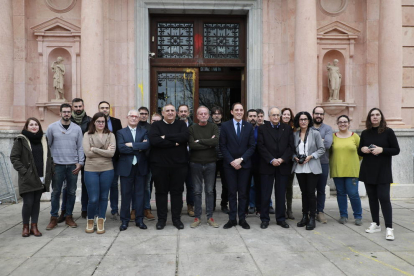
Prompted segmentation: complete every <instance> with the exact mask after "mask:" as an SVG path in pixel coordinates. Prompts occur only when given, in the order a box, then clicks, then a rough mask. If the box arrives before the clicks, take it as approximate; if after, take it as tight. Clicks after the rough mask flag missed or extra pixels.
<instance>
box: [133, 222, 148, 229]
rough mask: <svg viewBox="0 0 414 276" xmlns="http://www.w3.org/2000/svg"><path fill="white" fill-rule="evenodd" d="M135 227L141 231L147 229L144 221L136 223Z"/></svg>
mask: <svg viewBox="0 0 414 276" xmlns="http://www.w3.org/2000/svg"><path fill="white" fill-rule="evenodd" d="M135 225H136V226H137V227H139V228H140V229H147V226H146V225H145V224H144V223H143V222H142V221H139V222H137V223H135Z"/></svg>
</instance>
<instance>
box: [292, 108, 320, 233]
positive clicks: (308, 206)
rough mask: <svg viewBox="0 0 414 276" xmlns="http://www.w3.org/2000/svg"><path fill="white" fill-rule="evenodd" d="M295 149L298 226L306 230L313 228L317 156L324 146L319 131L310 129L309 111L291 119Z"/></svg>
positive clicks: (311, 123)
mask: <svg viewBox="0 0 414 276" xmlns="http://www.w3.org/2000/svg"><path fill="white" fill-rule="evenodd" d="M293 122H294V126H295V128H297V129H298V131H296V132H295V133H294V138H295V150H294V154H293V160H294V161H295V162H294V164H293V168H292V172H295V173H296V178H297V179H298V182H299V187H300V190H301V192H302V214H303V217H302V220H301V221H299V222H298V224H297V226H298V227H304V226H306V230H313V229H315V216H316V198H315V190H316V185H317V183H318V179H319V175H320V174H321V173H322V166H321V162H320V160H319V158H320V157H321V156H322V155H323V154H324V153H325V146H324V145H323V141H322V138H321V135H320V134H319V131H317V130H314V129H312V125H313V121H312V117H311V115H310V114H309V112H306V111H301V112H299V113H298V114H296V116H295V119H294V120H293Z"/></svg>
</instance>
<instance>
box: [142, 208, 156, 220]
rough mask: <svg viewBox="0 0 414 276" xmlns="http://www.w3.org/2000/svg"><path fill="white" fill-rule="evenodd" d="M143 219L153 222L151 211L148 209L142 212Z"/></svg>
mask: <svg viewBox="0 0 414 276" xmlns="http://www.w3.org/2000/svg"><path fill="white" fill-rule="evenodd" d="M144 217H145V218H146V219H147V220H154V219H155V217H154V216H153V214H151V210H150V209H146V210H144Z"/></svg>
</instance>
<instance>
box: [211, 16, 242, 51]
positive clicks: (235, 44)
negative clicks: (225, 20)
mask: <svg viewBox="0 0 414 276" xmlns="http://www.w3.org/2000/svg"><path fill="white" fill-rule="evenodd" d="M204 58H239V24H211V23H209V24H204Z"/></svg>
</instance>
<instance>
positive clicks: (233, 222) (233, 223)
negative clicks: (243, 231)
mask: <svg viewBox="0 0 414 276" xmlns="http://www.w3.org/2000/svg"><path fill="white" fill-rule="evenodd" d="M236 225H237V220H229V221H228V222H227V223H226V224H224V226H223V228H224V229H230V228H232V227H233V226H236Z"/></svg>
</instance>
